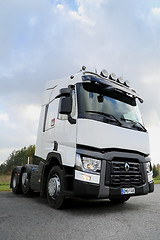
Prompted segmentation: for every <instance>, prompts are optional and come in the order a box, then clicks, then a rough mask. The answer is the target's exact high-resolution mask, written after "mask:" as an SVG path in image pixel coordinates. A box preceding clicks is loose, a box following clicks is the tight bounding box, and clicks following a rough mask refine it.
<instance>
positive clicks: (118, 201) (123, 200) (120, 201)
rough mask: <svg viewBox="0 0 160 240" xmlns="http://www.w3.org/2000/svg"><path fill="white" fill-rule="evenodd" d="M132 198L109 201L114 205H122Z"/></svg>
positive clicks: (111, 199)
mask: <svg viewBox="0 0 160 240" xmlns="http://www.w3.org/2000/svg"><path fill="white" fill-rule="evenodd" d="M129 199H130V197H121V198H110V199H109V200H110V201H111V202H112V203H114V204H122V203H125V202H126V201H128V200H129Z"/></svg>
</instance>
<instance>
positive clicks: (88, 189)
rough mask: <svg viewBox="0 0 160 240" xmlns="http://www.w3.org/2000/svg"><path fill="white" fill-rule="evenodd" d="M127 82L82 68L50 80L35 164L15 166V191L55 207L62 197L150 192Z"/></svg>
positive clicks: (114, 197) (134, 97)
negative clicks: (34, 193)
mask: <svg viewBox="0 0 160 240" xmlns="http://www.w3.org/2000/svg"><path fill="white" fill-rule="evenodd" d="M138 101H140V102H141V103H142V102H143V100H142V99H141V98H140V96H139V95H138V94H137V93H136V91H134V90H133V89H131V88H130V86H129V82H128V81H125V82H124V81H123V79H122V78H121V77H120V78H116V76H115V74H108V72H107V71H106V70H102V72H101V73H100V74H97V73H93V72H89V71H86V69H85V67H84V66H83V67H82V70H81V71H80V72H79V73H77V74H75V75H74V76H70V77H66V78H63V79H58V80H52V81H49V82H48V83H47V85H46V88H45V91H44V95H43V101H42V108H41V114H40V121H39V128H38V135H37V142H36V152H35V155H36V156H38V157H40V163H39V165H30V164H26V165H24V166H17V167H16V168H15V169H14V170H13V172H12V176H11V188H12V191H13V193H20V192H23V193H24V194H28V193H29V192H31V191H37V192H40V196H41V197H44V196H47V198H48V202H49V204H50V205H51V206H52V207H53V208H56V209H58V208H61V207H62V206H63V203H64V201H65V199H66V198H69V197H80V198H82V197H83V198H105V199H110V200H111V201H113V202H115V203H123V202H125V201H127V200H128V199H129V198H130V197H132V196H138V195H144V194H148V193H150V192H153V191H154V182H153V178H152V166H151V159H150V156H149V154H150V152H149V139H148V132H147V130H146V128H145V127H144V124H143V121H142V118H141V114H140V112H139V108H138V105H137V102H138Z"/></svg>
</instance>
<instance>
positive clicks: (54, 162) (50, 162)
mask: <svg viewBox="0 0 160 240" xmlns="http://www.w3.org/2000/svg"><path fill="white" fill-rule="evenodd" d="M54 166H59V167H60V168H61V169H63V165H62V158H61V155H60V154H59V153H54V152H50V153H48V155H47V158H46V164H44V167H43V169H42V175H41V188H40V193H41V196H42V197H44V196H46V184H47V178H48V174H49V172H50V170H51V169H52V168H53V167H54Z"/></svg>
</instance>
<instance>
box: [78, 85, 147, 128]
mask: <svg viewBox="0 0 160 240" xmlns="http://www.w3.org/2000/svg"><path fill="white" fill-rule="evenodd" d="M77 92H78V98H79V99H78V113H79V117H83V118H91V119H95V115H96V118H97V119H96V120H99V121H106V118H110V119H111V121H110V122H109V123H111V124H116V125H124V124H126V123H127V124H128V125H131V124H132V125H133V123H136V124H137V123H138V124H139V125H143V122H142V118H141V115H140V112H139V108H138V106H137V104H136V101H135V99H134V98H132V97H130V96H128V95H126V94H124V93H122V92H117V91H108V90H107V89H106V88H104V86H100V85H98V84H91V83H81V84H78V91H77ZM97 115H99V116H97ZM124 122H125V123H124Z"/></svg>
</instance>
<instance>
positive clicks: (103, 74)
mask: <svg viewBox="0 0 160 240" xmlns="http://www.w3.org/2000/svg"><path fill="white" fill-rule="evenodd" d="M101 76H102V77H105V78H107V77H108V72H107V70H106V69H103V70H102V71H101Z"/></svg>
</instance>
